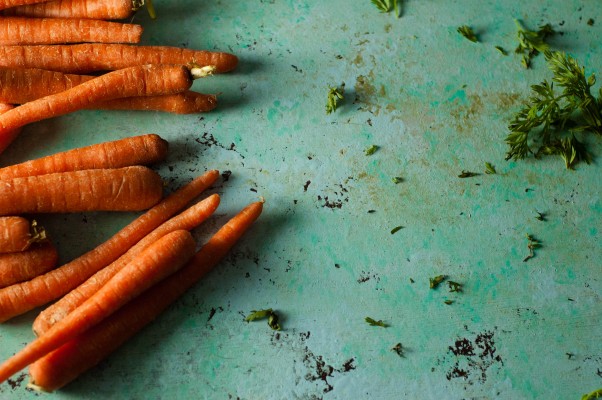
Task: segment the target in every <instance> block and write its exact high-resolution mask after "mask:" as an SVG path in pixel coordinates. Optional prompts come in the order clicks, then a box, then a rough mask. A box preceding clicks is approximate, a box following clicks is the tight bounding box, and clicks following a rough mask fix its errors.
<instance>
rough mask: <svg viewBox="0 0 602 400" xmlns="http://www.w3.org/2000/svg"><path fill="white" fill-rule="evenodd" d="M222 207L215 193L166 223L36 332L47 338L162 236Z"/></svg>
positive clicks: (60, 305) (51, 310)
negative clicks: (46, 334) (59, 324)
mask: <svg viewBox="0 0 602 400" xmlns="http://www.w3.org/2000/svg"><path fill="white" fill-rule="evenodd" d="M218 205H219V196H218V195H217V194H214V195H212V196H209V197H208V198H206V199H205V200H203V201H201V202H198V203H197V204H195V205H194V206H192V207H190V208H188V209H186V210H185V211H184V212H182V213H181V214H179V215H177V216H175V217H173V218H171V219H170V220H169V221H166V222H165V223H163V224H162V225H161V226H159V227H158V228H157V229H155V230H154V231H152V232H151V233H149V234H148V235H147V236H146V237H144V239H142V240H140V241H139V242H138V243H136V245H135V246H133V247H132V248H131V249H130V250H128V252H127V253H125V254H124V255H123V256H121V257H119V258H118V259H117V260H115V261H114V262H113V263H111V264H110V265H109V266H107V267H105V268H103V269H101V270H100V271H98V272H97V273H96V274H94V275H93V276H91V277H90V279H88V280H87V281H86V282H84V283H82V284H81V285H80V286H78V287H77V288H75V289H74V290H72V291H71V292H69V293H67V294H66V295H65V296H63V297H62V298H61V299H60V300H58V301H57V302H55V303H54V304H52V305H50V306H49V307H48V308H46V309H45V310H44V311H42V312H41V313H40V314H39V315H38V316H37V317H36V319H35V320H34V322H33V331H34V333H35V334H36V335H37V336H41V335H43V334H44V333H45V332H46V331H48V330H49V329H50V328H51V327H52V326H53V325H55V324H56V323H58V322H59V321H61V320H62V319H64V318H65V317H66V316H67V315H68V314H69V313H71V312H72V311H74V310H75V309H76V308H77V307H78V306H79V305H80V304H82V303H83V302H84V301H86V300H87V299H89V298H90V297H92V296H93V295H94V293H96V292H97V291H98V290H99V289H100V288H101V287H102V286H103V285H104V284H105V283H107V282H108V281H109V280H110V279H111V278H112V277H113V276H114V275H115V274H117V273H118V272H119V271H120V270H121V269H123V268H124V267H125V265H127V264H128V263H129V262H130V261H132V260H133V259H134V258H135V257H136V256H137V255H138V254H140V252H142V251H143V250H144V249H145V248H147V247H148V246H149V245H150V244H152V243H154V242H155V241H156V240H158V239H159V238H160V237H162V236H165V235H167V234H168V233H171V232H174V231H176V230H186V231H190V230H192V229H194V228H195V227H197V226H198V225H200V224H201V223H202V222H203V221H205V220H206V219H207V218H208V217H209V216H210V215H211V214H212V213H213V212H214V211H215V209H216V208H217V206H218Z"/></svg>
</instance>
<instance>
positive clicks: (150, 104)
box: [0, 68, 217, 114]
mask: <svg viewBox="0 0 602 400" xmlns="http://www.w3.org/2000/svg"><path fill="white" fill-rule="evenodd" d="M93 78H94V76H91V75H78V74H63V73H61V72H56V71H48V70H44V69H39V68H0V101H3V102H5V103H10V104H23V103H27V102H28V101H32V100H36V99H39V98H40V97H44V96H49V95H51V94H56V93H60V92H63V91H65V90H67V89H71V88H72V87H74V86H77V85H79V84H80V83H83V82H86V81H89V80H90V79H93ZM216 105H217V98H216V96H214V95H210V94H201V93H196V92H193V91H190V90H187V91H184V92H181V93H176V94H169V95H160V96H139V97H127V98H123V99H113V100H108V101H103V102H99V103H95V104H92V105H90V106H88V107H86V108H89V109H97V110H141V111H164V112H169V113H175V114H192V113H199V112H205V111H210V110H213V109H214V108H215V106H216Z"/></svg>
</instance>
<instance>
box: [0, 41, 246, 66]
mask: <svg viewBox="0 0 602 400" xmlns="http://www.w3.org/2000/svg"><path fill="white" fill-rule="evenodd" d="M144 64H179V65H187V64H195V65H198V66H200V67H204V66H210V65H212V66H215V68H216V71H215V72H218V73H219V72H228V71H231V70H233V69H234V68H235V67H236V65H237V64H238V58H237V57H236V56H234V55H232V54H229V53H223V52H212V51H206V50H192V49H185V48H181V47H170V46H138V45H128V44H100V43H86V44H72V45H39V46H2V47H0V67H6V68H41V69H47V70H51V71H60V72H65V73H76V74H85V73H89V72H93V71H110V70H117V69H122V68H127V67H131V66H134V65H144Z"/></svg>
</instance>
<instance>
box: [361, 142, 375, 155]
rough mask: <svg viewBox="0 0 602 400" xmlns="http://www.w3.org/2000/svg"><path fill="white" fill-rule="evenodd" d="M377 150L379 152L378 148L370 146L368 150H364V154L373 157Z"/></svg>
mask: <svg viewBox="0 0 602 400" xmlns="http://www.w3.org/2000/svg"><path fill="white" fill-rule="evenodd" d="M376 150H378V146H377V145H375V144H373V145H372V146H370V147H368V148H367V149H366V150H364V153H365V154H366V155H367V156H371V155H372V154H374V153H376Z"/></svg>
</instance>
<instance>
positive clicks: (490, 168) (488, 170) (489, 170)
mask: <svg viewBox="0 0 602 400" xmlns="http://www.w3.org/2000/svg"><path fill="white" fill-rule="evenodd" d="M485 173H486V174H489V175H494V174H497V171H496V170H495V167H494V166H493V164H491V163H489V162H486V163H485Z"/></svg>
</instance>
